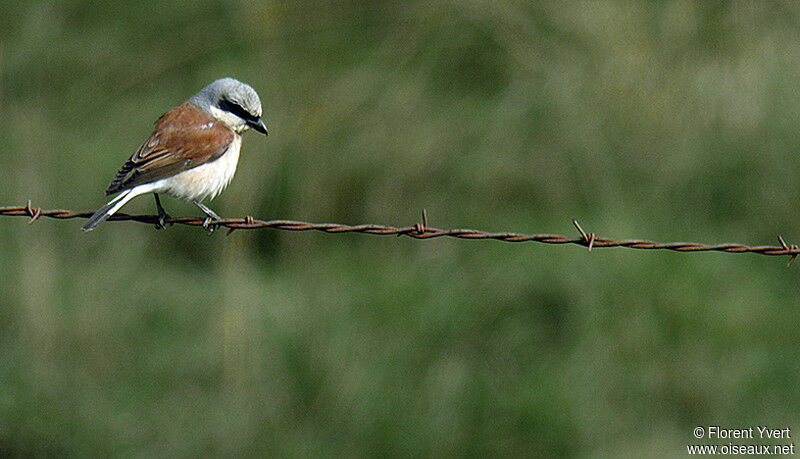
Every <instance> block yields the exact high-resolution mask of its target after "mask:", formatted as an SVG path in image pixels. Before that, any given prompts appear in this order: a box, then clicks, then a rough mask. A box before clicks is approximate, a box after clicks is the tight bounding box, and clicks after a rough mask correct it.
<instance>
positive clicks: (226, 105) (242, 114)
mask: <svg viewBox="0 0 800 459" xmlns="http://www.w3.org/2000/svg"><path fill="white" fill-rule="evenodd" d="M217 104H218V105H219V108H220V109H222V110H225V111H226V112H230V113H233V114H234V115H236V116H238V117H239V118H241V119H243V120H246V121H258V117H257V116H253V115H252V114H251V113H250V112H248V111H247V110H245V109H244V108H242V106H241V105H239V104H238V103H236V102H233V101H231V100H228V99H225V98H222V99H220V100H219V102H218V103H217Z"/></svg>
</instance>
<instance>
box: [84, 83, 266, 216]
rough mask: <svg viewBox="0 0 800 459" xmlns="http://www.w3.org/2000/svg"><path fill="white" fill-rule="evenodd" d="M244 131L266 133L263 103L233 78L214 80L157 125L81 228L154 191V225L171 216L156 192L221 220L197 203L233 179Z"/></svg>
mask: <svg viewBox="0 0 800 459" xmlns="http://www.w3.org/2000/svg"><path fill="white" fill-rule="evenodd" d="M248 128H253V129H255V130H256V131H258V132H260V133H262V134H264V135H267V126H266V125H265V124H264V121H262V120H261V100H260V99H259V98H258V94H256V92H255V90H253V88H251V87H250V86H248V85H246V84H244V83H242V82H240V81H238V80H234V79H233V78H223V79H221V80H217V81H215V82H213V83H211V84H210V85H208V86H206V87H205V88H203V90H202V91H200V92H198V93H197V94H195V95H194V96H192V97H191V98H189V100H187V101H186V102H184V103H182V104H181V105H179V106H177V107H175V108H173V109H172V110H170V111H169V112H167V113H165V114H164V115H162V116H161V118H159V119H158V121H156V127H155V130H154V131H153V133H152V134H151V135H150V137H149V138H148V139H147V140H146V141H145V142H144V144H142V146H141V147H139V149H138V150H137V151H136V153H134V154H133V155H132V156H131V157H130V159H128V161H126V162H125V164H123V165H122V168H120V170H119V172H117V174H116V175H115V176H114V179H113V180H112V181H111V185H109V186H108V189H107V190H106V194H107V195H110V194H114V193H118V192H121V193H119V194H118V195H117V196H116V197H115V198H114V199H112V200H111V201H109V203H108V204H106V205H104V206H103V207H101V208H100V209H99V210H98V211H97V212H95V213H94V215H92V216H91V217H90V218H89V221H87V222H86V224H84V225H83V227H82V229H83V230H84V231H91V230H92V229H94V227H95V226H97V225H99V224H100V223H102V222H104V221H105V220H106V219H108V217H110V216H111V215H113V214H114V213H115V212H117V211H118V210H119V209H120V208H121V207H122V206H124V205H125V203H127V202H128V201H130V200H131V199H133V198H134V197H136V196H139V195H140V194H145V193H153V194H154V196H155V200H156V207H157V208H158V224H157V225H156V228H159V229H160V228H163V227H164V221H165V219H166V218H168V217H169V215H167V213H166V212H165V211H164V208H163V207H161V200H160V199H159V198H158V193H167V194H170V195H172V196H175V197H177V198H181V199H186V200H190V201H192V202H193V203H195V204H197V206H198V207H200V209H202V210H203V212H205V214H206V215H207V216H208V218H206V220H205V223H204V225H205V226H207V225H208V223H209V222H211V221H212V219H215V220H219V219H220V218H219V216H218V215H217V214H216V213H214V211H212V210H211V209H209V208H208V207H206V206H205V205H204V204H203V203H202V202H201V201H202V200H203V199H204V198H206V197H209V196H210V197H211V198H212V199H213V198H214V196H216V195H217V194H219V193H220V192H221V191H222V190H223V189H224V188H225V186H226V185H228V183H230V181H231V179H232V178H233V174H234V172H236V163H237V162H238V160H239V149H240V148H241V146H242V132H244V131H245V130H247V129H248Z"/></svg>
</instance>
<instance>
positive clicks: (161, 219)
mask: <svg viewBox="0 0 800 459" xmlns="http://www.w3.org/2000/svg"><path fill="white" fill-rule="evenodd" d="M168 218H172V217H170V216H169V214H168V213H166V212H159V213H158V221H157V222H156V229H157V230H161V229H164V228H166V223H165V222H166V220H167V219H168ZM169 224H170V226H172V225H173V223H172V222H170V223H169Z"/></svg>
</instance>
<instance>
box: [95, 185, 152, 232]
mask: <svg viewBox="0 0 800 459" xmlns="http://www.w3.org/2000/svg"><path fill="white" fill-rule="evenodd" d="M146 192H147V191H146V190H142V189H141V187H138V186H137V187H136V188H133V189H131V190H125V191H123V192H122V193H120V194H119V195H117V197H115V198H114V199H112V200H111V201H109V203H108V204H106V205H104V206H103V207H101V208H100V209H98V210H97V212H95V213H94V215H92V216H91V217H89V220H88V221H87V222H86V223H84V225H83V226H82V227H81V229H82V230H84V231H91V230H93V229H94V227H95V226H97V225H99V224H100V223H103V222H104V221H106V220H108V217H110V216H112V215H114V213H116V212H117V211H118V210H119V209H120V207H122V206H124V205H125V203H126V202H128V201H130V200H131V199H133V198H134V197H136V196H139V195H140V194H142V193H146Z"/></svg>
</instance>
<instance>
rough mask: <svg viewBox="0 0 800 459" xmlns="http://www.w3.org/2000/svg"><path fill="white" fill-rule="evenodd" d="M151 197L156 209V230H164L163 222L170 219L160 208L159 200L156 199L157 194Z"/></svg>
mask: <svg viewBox="0 0 800 459" xmlns="http://www.w3.org/2000/svg"><path fill="white" fill-rule="evenodd" d="M153 196H154V197H155V198H156V208H157V209H158V223H156V229H157V230H160V229H163V228H164V220H166V219H168V218H171V217H170V216H169V214H168V213H167V211H166V210H164V208H163V207H161V199H159V198H158V193H153ZM170 224H171V223H170Z"/></svg>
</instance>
